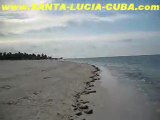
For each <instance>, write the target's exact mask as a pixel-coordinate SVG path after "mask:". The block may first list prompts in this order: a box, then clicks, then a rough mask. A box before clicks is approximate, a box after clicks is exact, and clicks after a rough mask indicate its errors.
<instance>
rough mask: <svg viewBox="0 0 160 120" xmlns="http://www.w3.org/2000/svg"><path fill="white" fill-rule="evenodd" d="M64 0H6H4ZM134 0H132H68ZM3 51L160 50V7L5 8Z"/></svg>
mask: <svg viewBox="0 0 160 120" xmlns="http://www.w3.org/2000/svg"><path fill="white" fill-rule="evenodd" d="M61 1H62V2H63V0H57V1H56V0H0V4H4V3H26V4H30V3H39V2H41V3H43V2H45V3H46V2H50V3H51V2H52V3H54V2H61ZM64 1H65V2H66V3H73V2H74V3H76V1H79V2H85V1H86V2H94V3H95V2H98V3H107V1H108V2H109V3H111V2H113V3H116V2H117V1H118V2H123V3H124V2H128V0H83V1H82V0H64ZM134 1H135V3H136V4H142V3H143V4H160V0H132V1H131V2H132V3H133V2H134ZM0 27H1V28H0V51H2V52H3V51H12V52H17V51H22V52H29V53H33V52H34V53H46V54H48V55H52V56H55V57H60V56H63V57H72V58H73V57H105V56H121V55H142V54H160V12H159V11H138V12H137V11H136V12H133V11H130V12H114V11H110V12H107V11H101V12H91V11H90V12H82V11H81V12H71V11H70V12H69V11H63V12H55V11H52V12H51V11H50V12H35V11H34V12H33V11H30V12H2V11H0Z"/></svg>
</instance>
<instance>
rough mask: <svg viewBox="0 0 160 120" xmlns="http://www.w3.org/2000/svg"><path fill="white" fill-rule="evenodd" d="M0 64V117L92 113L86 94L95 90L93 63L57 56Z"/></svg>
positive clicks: (34, 119) (58, 119)
mask: <svg viewBox="0 0 160 120" xmlns="http://www.w3.org/2000/svg"><path fill="white" fill-rule="evenodd" d="M0 66H1V67H0V120H73V119H77V120H78V119H86V117H87V116H90V115H92V114H93V112H94V110H93V104H92V103H91V102H90V101H88V98H87V97H88V96H90V95H91V94H95V93H96V91H95V90H94V89H95V86H94V81H96V80H99V78H98V76H99V75H98V73H97V72H98V71H99V70H96V69H98V68H96V67H95V66H91V65H89V64H80V63H74V62H67V61H65V62H64V61H56V60H21V61H0ZM93 78H94V80H93Z"/></svg>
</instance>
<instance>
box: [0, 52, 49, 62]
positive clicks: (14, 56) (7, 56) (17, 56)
mask: <svg viewBox="0 0 160 120" xmlns="http://www.w3.org/2000/svg"><path fill="white" fill-rule="evenodd" d="M44 59H52V57H50V56H47V55H46V54H34V53H33V54H28V53H21V52H18V53H11V52H8V53H7V52H3V53H2V52H0V60H44Z"/></svg>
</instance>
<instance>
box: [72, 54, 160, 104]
mask: <svg viewBox="0 0 160 120" xmlns="http://www.w3.org/2000/svg"><path fill="white" fill-rule="evenodd" d="M72 61H75V62H80V63H89V64H93V65H96V66H98V67H100V68H103V69H104V68H106V69H108V70H109V71H110V72H111V74H112V75H113V76H116V77H117V78H118V79H119V81H120V82H123V80H124V79H125V84H126V81H128V83H133V84H134V85H135V86H136V88H137V90H139V91H141V92H143V93H144V95H146V96H147V98H148V100H149V101H154V102H160V55H143V56H125V57H99V58H81V59H72Z"/></svg>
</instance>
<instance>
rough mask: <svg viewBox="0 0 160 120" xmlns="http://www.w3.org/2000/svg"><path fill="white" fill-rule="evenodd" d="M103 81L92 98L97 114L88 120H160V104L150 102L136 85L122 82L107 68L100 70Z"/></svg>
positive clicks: (125, 81) (98, 83)
mask: <svg viewBox="0 0 160 120" xmlns="http://www.w3.org/2000/svg"><path fill="white" fill-rule="evenodd" d="M100 69H101V70H102V73H101V81H98V82H97V83H96V84H97V86H98V87H97V89H96V91H97V94H96V95H95V96H92V97H93V98H92V99H91V101H92V102H93V103H95V108H94V109H95V113H94V114H93V115H92V116H90V117H89V119H88V120H159V119H160V104H159V103H154V102H150V101H148V99H147V97H146V96H145V95H144V93H142V92H140V91H139V90H137V88H136V86H134V84H132V83H129V82H128V81H127V80H122V81H120V79H119V78H118V77H116V75H113V74H112V72H111V71H110V70H109V69H107V68H103V67H101V68H100Z"/></svg>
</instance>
